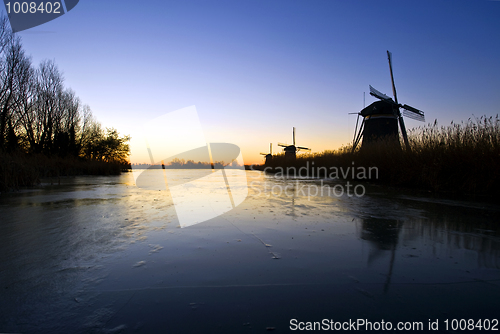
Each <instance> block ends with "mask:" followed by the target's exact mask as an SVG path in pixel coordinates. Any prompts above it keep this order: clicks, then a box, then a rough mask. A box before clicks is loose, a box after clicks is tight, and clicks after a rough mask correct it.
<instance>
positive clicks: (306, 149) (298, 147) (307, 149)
mask: <svg viewBox="0 0 500 334" xmlns="http://www.w3.org/2000/svg"><path fill="white" fill-rule="evenodd" d="M297 149H299V150H305V151H310V150H311V149H310V148H307V147H300V146H297Z"/></svg>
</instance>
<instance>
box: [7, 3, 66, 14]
mask: <svg viewBox="0 0 500 334" xmlns="http://www.w3.org/2000/svg"><path fill="white" fill-rule="evenodd" d="M5 8H6V9H7V14H10V13H16V14H19V13H23V14H36V13H39V14H43V13H47V14H62V13H61V3H60V2H40V3H39V4H37V3H36V2H7V3H5Z"/></svg>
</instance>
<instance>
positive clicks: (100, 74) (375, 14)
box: [3, 0, 500, 164]
mask: <svg viewBox="0 0 500 334" xmlns="http://www.w3.org/2000/svg"><path fill="white" fill-rule="evenodd" d="M3 11H5V8H3ZM17 34H18V35H19V36H21V38H22V41H23V45H24V48H25V51H26V53H27V54H29V55H31V57H32V59H33V63H34V64H36V65H37V64H39V63H40V62H41V61H42V60H44V59H52V60H55V62H56V64H57V65H58V67H59V69H60V70H61V71H62V72H63V74H64V78H65V86H66V87H70V88H71V89H73V90H74V91H75V92H76V95H77V96H79V98H80V99H81V100H82V102H83V103H85V104H88V105H89V106H90V108H91V109H92V112H93V114H94V116H95V117H96V118H97V120H99V121H100V122H101V123H102V124H103V125H104V126H108V127H114V128H116V129H117V130H118V131H119V132H120V133H121V134H124V135H126V134H130V133H132V132H133V131H134V129H135V128H136V127H137V126H138V125H140V124H144V123H147V122H148V121H151V120H152V119H154V118H157V117H160V116H162V115H164V114H165V113H169V112H172V111H176V110H179V109H182V108H186V107H190V106H196V110H197V112H198V115H199V118H200V122H201V126H202V129H203V132H204V135H205V139H206V141H207V142H227V143H232V144H236V145H238V146H239V147H240V148H241V152H242V155H243V159H244V161H245V163H246V164H251V163H262V162H263V161H264V157H263V156H261V155H259V153H260V152H263V153H266V152H268V150H269V144H270V143H273V148H274V151H275V152H276V151H277V150H278V149H279V148H278V147H277V143H278V142H285V143H291V142H292V128H293V127H296V140H297V145H300V146H306V147H309V148H311V149H312V152H322V151H324V150H332V149H338V148H340V147H341V146H342V145H346V144H348V143H349V142H352V139H353V132H354V127H355V124H356V118H357V116H356V115H355V114H351V115H350V114H349V113H357V112H359V111H360V110H361V109H362V108H363V107H364V105H368V104H370V103H372V102H374V101H376V99H375V98H374V97H372V96H370V95H369V89H368V85H372V86H374V87H375V88H376V89H377V90H379V91H381V92H382V93H385V94H387V95H389V96H392V88H391V79H390V74H389V66H388V61H387V54H386V50H389V51H391V52H392V57H393V70H394V79H395V84H396V88H397V93H398V100H399V102H400V103H404V104H408V105H410V106H413V107H415V108H418V109H420V110H423V111H424V112H425V116H426V123H429V122H434V120H436V119H437V121H438V123H439V124H441V125H448V124H450V122H451V121H454V122H460V121H467V119H468V118H469V117H473V116H476V117H480V116H482V115H486V116H495V115H497V114H498V113H499V105H500V93H499V92H500V1H486V0H485V1H483V0H467V1H463V0H446V1H442V0H433V1H427V0H421V1H410V0H408V1H385V0H370V1H346V0H307V1H306V0H299V1H296V0H285V1H281V0H263V1H260V0H230V1H217V0H204V1H191V0H183V1H180V0H177V1H165V0H158V1H151V0H150V1H132V0H106V1H102V0H101V1H98V0H81V1H80V2H79V3H78V5H77V6H76V7H75V8H74V9H72V10H71V11H70V12H68V13H67V14H65V15H63V16H61V17H59V18H57V19H55V20H53V21H50V22H48V23H45V24H43V25H40V26H37V27H34V28H31V29H29V30H25V31H22V32H19V33H17ZM364 94H365V98H364ZM405 123H406V127H407V128H408V129H411V128H415V127H418V126H422V125H423V124H424V123H421V122H417V121H414V120H412V119H408V118H406V119H405Z"/></svg>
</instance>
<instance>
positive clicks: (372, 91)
mask: <svg viewBox="0 0 500 334" xmlns="http://www.w3.org/2000/svg"><path fill="white" fill-rule="evenodd" d="M370 95H373V96H375V97H376V98H379V99H381V100H391V98H390V97H389V96H387V95H385V94H384V93H381V92H379V91H378V90H376V89H375V88H373V87H372V86H371V85H370Z"/></svg>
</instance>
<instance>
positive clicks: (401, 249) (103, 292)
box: [0, 171, 500, 333]
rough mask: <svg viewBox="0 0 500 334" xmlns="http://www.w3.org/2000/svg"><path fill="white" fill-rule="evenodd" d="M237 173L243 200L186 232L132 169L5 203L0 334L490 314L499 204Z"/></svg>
mask: <svg viewBox="0 0 500 334" xmlns="http://www.w3.org/2000/svg"><path fill="white" fill-rule="evenodd" d="M180 173H182V171H180ZM247 177H248V182H249V184H251V187H250V189H249V196H248V198H247V199H246V200H245V201H244V202H243V203H242V204H241V205H239V206H238V207H237V208H236V209H234V210H232V211H230V212H228V213H226V214H224V215H222V216H220V217H217V218H214V219H212V220H209V221H206V222H203V223H201V224H197V225H193V226H190V227H186V228H180V227H179V222H178V220H177V218H176V212H175V208H174V206H173V202H172V199H171V197H170V194H169V193H168V192H166V191H163V192H159V191H152V190H143V189H139V188H137V187H135V186H134V185H133V177H132V174H131V173H126V174H123V175H121V176H116V177H77V178H68V179H62V180H61V184H60V185H50V183H46V184H44V185H42V187H40V188H39V189H30V190H24V191H22V192H17V193H11V194H1V195H0V221H1V222H0V262H1V271H0V289H1V299H0V332H15V333H71V332H77V333H78V332H82V333H83V332H95V333H122V332H123V333H128V332H131V333H136V332H137V333H154V332H158V333H159V332H163V333H259V332H269V331H273V332H276V333H285V332H291V329H294V328H299V327H300V328H306V326H308V325H309V326H312V325H313V324H311V323H309V324H308V322H320V323H322V324H326V323H327V321H328V324H333V323H334V322H341V323H344V322H349V321H357V319H364V321H370V322H372V323H375V324H374V326H377V324H379V325H380V323H381V322H382V320H383V321H384V322H391V325H392V326H393V330H394V329H395V327H396V325H397V324H398V322H403V323H404V322H409V323H410V325H413V323H421V324H422V325H423V326H424V328H423V330H421V331H420V332H426V331H428V327H429V321H430V322H431V323H433V322H434V323H435V322H436V320H437V323H435V325H437V326H438V327H437V330H435V331H433V332H446V321H447V320H448V331H449V332H451V330H452V329H453V328H451V325H452V323H453V319H457V321H456V322H455V324H457V326H459V320H460V319H466V320H467V321H469V320H468V319H474V321H475V322H474V324H476V323H477V321H478V320H479V319H483V320H484V319H489V321H491V324H490V326H491V327H492V329H493V327H494V325H495V320H494V319H498V318H500V314H499V305H500V302H499V300H500V219H499V217H500V206H497V205H494V204H485V203H480V202H470V201H457V200H446V199H438V198H435V197H423V196H420V195H418V196H417V195H412V194H409V193H404V192H401V191H395V190H390V189H386V188H379V187H367V188H366V194H365V195H364V196H362V197H357V196H352V197H349V196H347V195H346V194H344V195H343V196H340V197H337V196H327V195H326V194H325V193H324V194H323V196H321V194H315V195H316V196H305V194H307V191H304V190H303V189H301V187H303V186H304V185H311V184H313V185H315V186H316V187H319V186H320V185H319V184H318V183H317V182H316V181H300V182H296V181H293V180H276V179H273V178H268V177H266V176H265V175H264V174H262V173H261V172H254V171H248V172H247ZM275 186H278V187H275ZM285 186H289V187H288V191H287V192H286V193H284V192H282V193H281V194H280V192H279V191H277V189H278V188H279V187H285ZM273 187H274V188H273ZM325 187H328V185H325ZM273 189H274V191H273V192H271V190H273ZM293 319H295V320H293ZM323 319H326V320H327V321H324V320H323ZM330 321H332V322H330ZM483 322H484V321H483ZM462 323H463V322H462ZM484 323H485V322H484ZM406 325H407V326H409V325H408V324H406ZM332 326H333V325H332ZM433 326H434V325H433ZM325 328H326V327H325ZM325 328H323V329H325ZM496 328H497V330H498V329H500V324H497V325H496ZM360 329H366V328H365V327H361V328H360ZM476 329H477V328H476ZM295 332H296V331H295ZM468 332H471V331H468Z"/></svg>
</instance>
